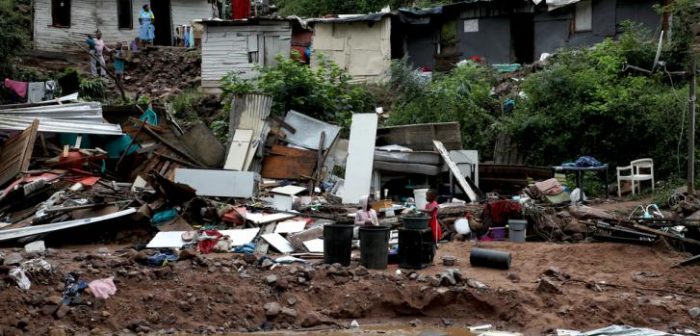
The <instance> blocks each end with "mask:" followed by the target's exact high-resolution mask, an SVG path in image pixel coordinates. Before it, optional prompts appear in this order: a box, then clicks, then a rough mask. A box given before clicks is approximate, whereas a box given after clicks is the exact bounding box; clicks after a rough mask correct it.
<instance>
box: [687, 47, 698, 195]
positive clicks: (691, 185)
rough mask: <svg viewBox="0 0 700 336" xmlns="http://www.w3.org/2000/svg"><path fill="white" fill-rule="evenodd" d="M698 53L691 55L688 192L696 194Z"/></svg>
mask: <svg viewBox="0 0 700 336" xmlns="http://www.w3.org/2000/svg"><path fill="white" fill-rule="evenodd" d="M695 72H696V55H695V54H693V53H692V52H691V56H690V88H689V90H688V115H689V118H688V121H689V123H688V194H691V195H694V194H695V98H696V96H695V87H696V86H697V82H696V76H695Z"/></svg>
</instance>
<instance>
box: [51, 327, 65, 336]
mask: <svg viewBox="0 0 700 336" xmlns="http://www.w3.org/2000/svg"><path fill="white" fill-rule="evenodd" d="M48 336H66V330H65V329H63V328H61V327H51V328H49V331H48Z"/></svg>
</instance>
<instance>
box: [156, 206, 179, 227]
mask: <svg viewBox="0 0 700 336" xmlns="http://www.w3.org/2000/svg"><path fill="white" fill-rule="evenodd" d="M175 217H177V210H175V209H168V210H165V211H161V212H159V213H156V214H155V215H153V218H151V223H152V224H153V225H155V226H157V225H158V224H162V223H165V222H169V221H171V220H173V219H175Z"/></svg>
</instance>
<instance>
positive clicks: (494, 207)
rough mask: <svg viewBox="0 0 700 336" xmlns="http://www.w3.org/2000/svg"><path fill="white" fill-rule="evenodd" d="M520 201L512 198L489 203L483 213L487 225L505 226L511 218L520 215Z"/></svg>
mask: <svg viewBox="0 0 700 336" xmlns="http://www.w3.org/2000/svg"><path fill="white" fill-rule="evenodd" d="M521 209H522V208H521V206H520V203H518V202H515V201H511V200H498V201H495V202H490V203H487V204H486V206H485V207H484V211H483V212H482V213H481V216H482V220H483V221H484V223H485V224H488V225H487V227H492V226H505V225H506V223H507V222H508V219H509V218H512V217H515V216H520V211H521Z"/></svg>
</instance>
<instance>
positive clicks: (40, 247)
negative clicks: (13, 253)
mask: <svg viewBox="0 0 700 336" xmlns="http://www.w3.org/2000/svg"><path fill="white" fill-rule="evenodd" d="M24 251H25V252H27V253H37V254H42V253H44V252H46V245H44V241H43V240H37V241H35V242H31V243H29V244H27V245H24Z"/></svg>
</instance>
